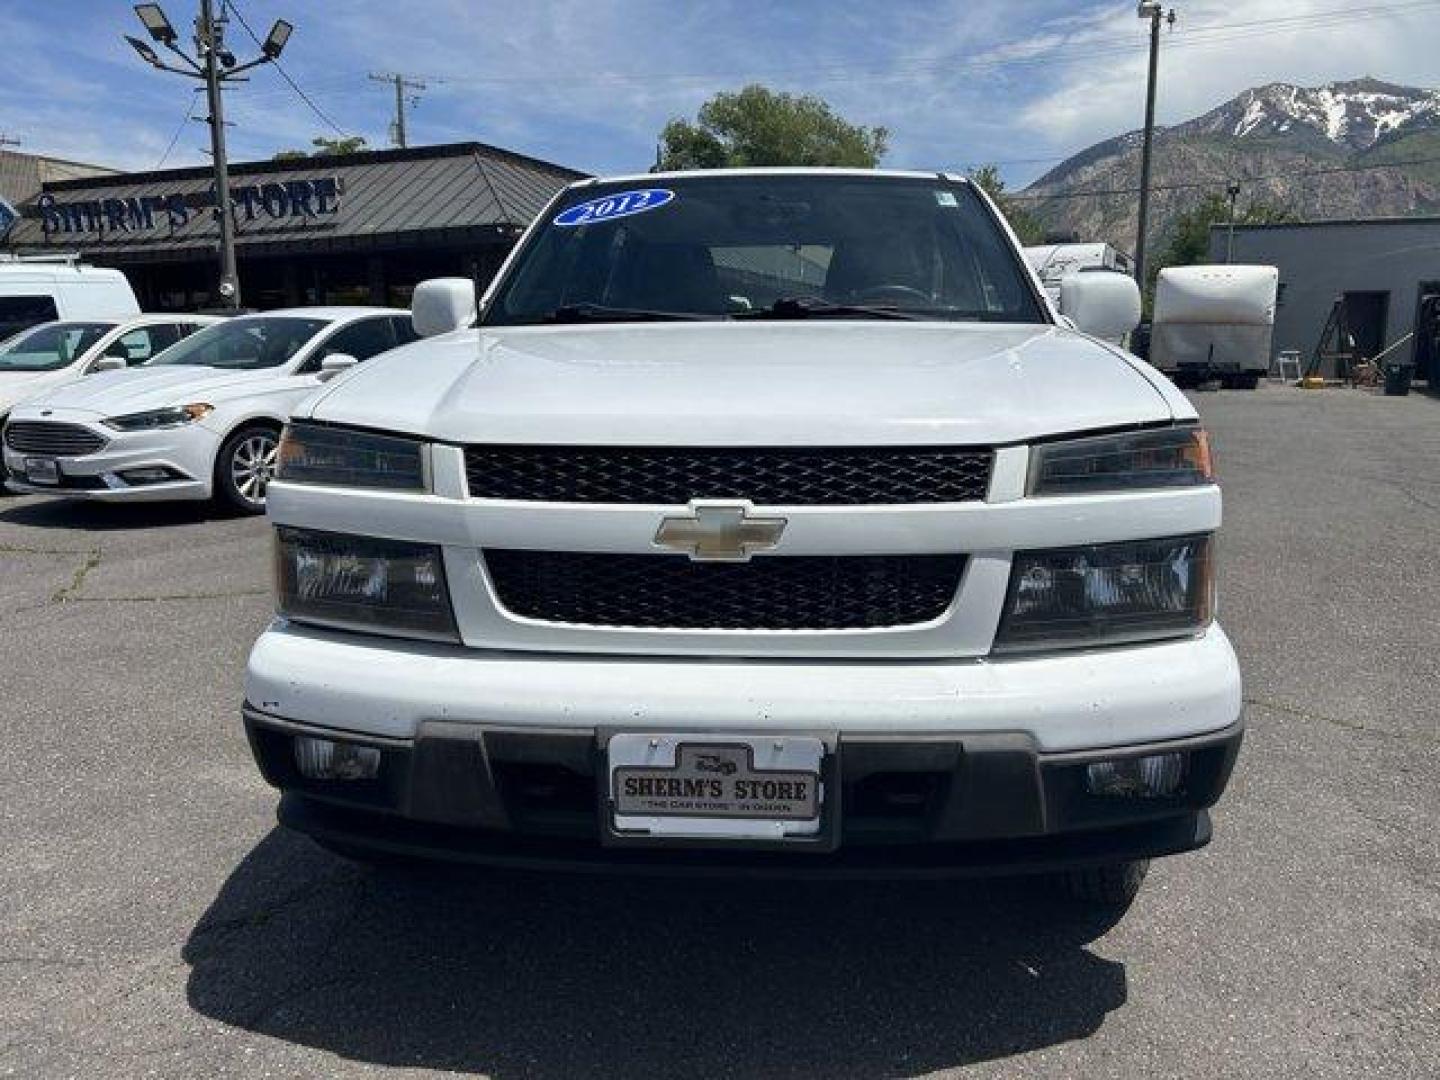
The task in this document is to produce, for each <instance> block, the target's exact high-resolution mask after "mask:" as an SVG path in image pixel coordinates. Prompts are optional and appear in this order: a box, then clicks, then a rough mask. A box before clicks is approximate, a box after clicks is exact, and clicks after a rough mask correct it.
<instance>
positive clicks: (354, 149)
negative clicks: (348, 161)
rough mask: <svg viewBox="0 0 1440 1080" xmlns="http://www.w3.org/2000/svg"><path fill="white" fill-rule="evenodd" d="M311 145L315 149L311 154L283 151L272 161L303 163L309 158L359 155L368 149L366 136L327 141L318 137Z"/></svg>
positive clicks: (350, 136)
mask: <svg viewBox="0 0 1440 1080" xmlns="http://www.w3.org/2000/svg"><path fill="white" fill-rule="evenodd" d="M310 145H311V146H313V147H315V150H314V151H313V152H311V153H306V152H305V151H304V150H281V151H280V152H279V153H278V154H276V155H275V157H274V158H273V159H272V160H274V161H301V160H303V159H305V158H309V157H330V156H332V155H335V154H357V153H359V152H360V151H361V150H365V149H367V146H366V143H365V136H364V135H346V136H345V137H344V138H340V139H327V138H326V137H325V136H324V135H318V136H316V137H315V138H313V139H311V140H310Z"/></svg>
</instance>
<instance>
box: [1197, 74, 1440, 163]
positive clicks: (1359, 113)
mask: <svg viewBox="0 0 1440 1080" xmlns="http://www.w3.org/2000/svg"><path fill="white" fill-rule="evenodd" d="M1437 120H1440V92H1436V91H1434V90H1417V89H1415V88H1414V87H1410V86H1395V85H1394V84H1392V83H1384V82H1380V81H1379V80H1378V79H1368V78H1367V79H1355V80H1354V81H1352V82H1341V83H1330V84H1329V85H1327V86H1313V87H1306V86H1291V85H1290V84H1289V83H1271V84H1270V85H1269V86H1262V87H1260V88H1259V89H1257V90H1246V91H1245V92H1244V93H1243V94H1241V95H1240V96H1239V97H1237V98H1235V99H1234V100H1232V101H1227V102H1226V103H1225V104H1224V105H1221V106H1220V107H1219V108H1218V109H1212V110H1211V111H1210V112H1208V113H1206V114H1205V115H1204V116H1201V117H1197V118H1196V119H1194V120H1190V121H1188V122H1187V123H1184V124H1181V125H1179V126H1178V127H1176V128H1174V129H1172V131H1173V132H1174V134H1178V135H1190V134H1202V135H1220V136H1229V137H1231V138H1235V139H1267V138H1275V137H1280V136H1285V135H1289V134H1292V133H1295V132H1297V131H1304V130H1308V131H1313V132H1315V133H1316V134H1318V135H1321V136H1323V137H1324V138H1326V139H1328V140H1329V141H1330V142H1332V143H1334V144H1336V145H1337V146H1342V147H1347V148H1349V149H1351V150H1368V149H1369V148H1370V147H1372V146H1374V145H1375V144H1376V143H1377V142H1379V141H1380V140H1381V139H1382V138H1384V137H1386V136H1387V135H1388V136H1393V135H1396V134H1400V133H1403V132H1405V131H1408V130H1414V129H1417V128H1420V127H1429V126H1433V125H1434V124H1435V123H1436V122H1437Z"/></svg>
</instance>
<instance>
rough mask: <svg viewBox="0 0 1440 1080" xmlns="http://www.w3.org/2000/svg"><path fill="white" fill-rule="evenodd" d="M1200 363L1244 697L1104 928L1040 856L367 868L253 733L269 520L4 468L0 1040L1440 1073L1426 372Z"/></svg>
mask: <svg viewBox="0 0 1440 1080" xmlns="http://www.w3.org/2000/svg"><path fill="white" fill-rule="evenodd" d="M1196 401H1197V403H1198V404H1199V406H1200V408H1201V410H1202V413H1203V414H1204V416H1205V418H1206V420H1207V422H1208V424H1209V426H1210V428H1211V430H1212V432H1213V434H1214V436H1215V441H1216V445H1217V452H1218V456H1219V461H1220V467H1221V470H1222V476H1223V479H1224V483H1225V486H1226V500H1227V503H1226V528H1225V532H1224V539H1223V547H1222V557H1223V568H1224V569H1223V573H1224V578H1223V588H1222V619H1223V621H1224V622H1225V625H1226V627H1227V629H1228V630H1229V632H1230V634H1231V635H1232V637H1233V638H1234V639H1235V642H1236V647H1237V649H1238V650H1239V652H1240V655H1241V661H1242V665H1243V667H1244V670H1245V675H1246V680H1247V683H1246V698H1247V709H1248V722H1249V733H1248V735H1247V741H1246V745H1245V748H1244V750H1243V752H1242V754H1241V759H1240V764H1239V767H1238V770H1237V773H1236V777H1235V780H1234V783H1233V785H1232V788H1231V790H1230V793H1229V794H1228V796H1227V797H1226V799H1225V801H1224V802H1222V804H1221V806H1220V808H1219V810H1218V812H1217V814H1216V839H1215V842H1214V843H1213V844H1212V845H1211V846H1210V847H1209V848H1208V849H1206V850H1205V851H1203V852H1201V853H1199V854H1197V855H1193V856H1189V857H1185V858H1180V859H1176V860H1171V861H1167V862H1162V863H1157V864H1156V866H1155V868H1154V869H1153V870H1152V873H1151V876H1150V880H1149V882H1148V883H1147V885H1146V888H1145V890H1144V891H1143V892H1142V894H1141V896H1140V898H1139V900H1138V901H1137V902H1136V904H1135V905H1134V907H1133V908H1132V909H1131V911H1130V913H1129V914H1128V916H1127V917H1126V918H1125V919H1124V920H1123V921H1122V922H1120V923H1119V924H1118V925H1114V926H1107V925H1104V924H1102V923H1098V922H1096V921H1094V920H1093V919H1087V918H1085V917H1082V916H1076V915H1067V914H1065V912H1064V909H1063V908H1057V907H1056V906H1054V905H1053V904H1052V903H1051V902H1050V901H1048V900H1047V898H1046V894H1045V893H1044V891H1043V890H1040V889H1037V888H1036V887H1035V886H1034V885H1033V884H1031V885H1025V884H1013V883H954V882H934V883H923V884H914V883H911V884H876V883H869V884H856V885H825V886H819V885H811V884H801V883H794V884H790V883H775V882H766V883H757V882H745V881H718V882H717V881H684V880H679V881H669V880H631V879H607V878H600V879H596V878H586V877H574V878H571V877H545V876H529V875H519V874H495V873H485V872H435V873H430V872H426V873H423V874H418V875H414V876H411V877H408V878H407V877H395V876H391V875H384V874H376V873H372V872H370V871H367V870H364V869H361V868H359V867H357V866H354V865H352V864H349V863H346V862H344V861H342V860H340V859H337V858H335V857H333V856H330V855H328V854H326V853H324V852H322V851H320V850H319V849H317V848H315V847H314V846H312V845H311V844H310V843H308V842H307V841H305V840H303V839H300V838H298V837H295V836H293V835H290V834H287V833H285V832H283V831H280V830H278V829H277V828H276V827H275V826H274V823H273V822H274V817H273V809H274V796H273V793H272V792H271V791H270V790H269V789H268V788H267V787H266V786H265V785H264V784H263V783H262V782H261V780H260V779H259V777H258V775H257V774H256V772H255V770H254V768H253V766H252V764H251V761H250V757H249V752H248V750H247V749H246V746H245V740H244V735H243V732H242V730H241V726H240V722H239V715H238V706H239V702H240V682H241V671H242V667H243V663H244V658H245V654H246V651H247V649H248V647H249V644H250V642H251V641H252V640H253V638H254V637H255V635H256V633H257V632H258V631H259V629H260V628H261V627H262V626H263V625H264V623H265V621H266V619H267V617H268V613H269V610H270V597H269V556H270V551H269V543H268V535H267V533H268V529H267V526H266V524H265V522H264V521H263V520H254V519H246V520H236V519H222V518H213V517H210V516H208V514H207V512H206V511H205V510H203V509H191V508H185V507H180V508H162V509H145V508H135V507H118V508H106V507H88V506H83V505H67V504H63V503H54V502H46V501H43V500H39V499H28V498H27V499H14V498H12V499H6V500H3V501H0V650H3V656H4V659H3V660H0V690H3V692H0V720H3V727H0V731H3V743H0V745H3V748H4V749H3V754H0V793H3V794H0V815H3V819H0V827H3V834H0V835H3V850H4V857H3V859H0V1075H13V1076H20V1077H51V1076H57V1077H58V1076H84V1077H95V1076H125V1077H129V1076H166V1077H170V1076H173V1077H194V1076H228V1075H234V1076H247V1077H249V1076H276V1077H298V1076H351V1075H355V1076H359V1075H372V1074H375V1073H379V1072H390V1073H392V1074H394V1075H402V1076H410V1075H417V1076H418V1075H428V1074H431V1073H432V1072H439V1073H443V1072H454V1073H461V1074H476V1075H485V1076H493V1077H500V1078H509V1077H562V1076H564V1077H570V1076H586V1077H614V1078H638V1077H650V1076H654V1077H670V1076H676V1075H682V1074H683V1075H686V1076H693V1077H749V1076H756V1077H761V1076H783V1077H913V1076H927V1075H942V1076H943V1075H950V1074H958V1073H961V1072H963V1073H965V1074H966V1075H972V1074H973V1075H978V1076H1005V1077H1015V1076H1066V1077H1075V1076H1085V1077H1110V1076H1113V1077H1135V1076H1163V1077H1172V1076H1173V1077H1182V1076H1183V1077H1222V1076H1223V1077H1242V1076H1243V1077H1306V1078H1313V1077H1371V1076H1377V1077H1378V1076H1384V1077H1422V1076H1434V1075H1435V1069H1436V1064H1435V1063H1436V1061H1437V1060H1440V830H1437V828H1436V822H1437V821H1440V574H1437V573H1436V571H1435V564H1436V561H1437V558H1440V401H1437V400H1435V399H1433V398H1428V397H1424V396H1419V395H1412V396H1411V397H1408V398H1403V399H1390V398H1382V397H1377V396H1373V395H1369V394H1362V393H1355V392H1346V391H1324V392H1301V391H1294V390H1280V389H1274V388H1269V389H1265V390H1262V391H1261V392H1259V393H1253V394H1246V393H1223V394H1202V395H1198V396H1197V398H1196Z"/></svg>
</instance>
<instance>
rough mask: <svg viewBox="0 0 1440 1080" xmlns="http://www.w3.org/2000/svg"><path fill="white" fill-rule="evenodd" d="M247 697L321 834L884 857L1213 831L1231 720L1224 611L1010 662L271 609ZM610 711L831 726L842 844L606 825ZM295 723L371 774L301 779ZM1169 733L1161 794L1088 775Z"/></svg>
mask: <svg viewBox="0 0 1440 1080" xmlns="http://www.w3.org/2000/svg"><path fill="white" fill-rule="evenodd" d="M246 695H247V704H246V706H245V722H246V728H247V731H248V733H249V736H250V740H251V746H252V748H253V750H254V752H255V756H256V759H257V761H258V763H259V765H260V768H261V771H262V772H263V774H264V775H265V777H266V779H267V780H268V781H269V782H270V783H272V784H273V785H275V786H276V787H278V788H280V789H281V790H282V791H283V792H284V793H285V794H284V797H283V798H282V800H281V807H280V818H281V821H282V822H283V823H284V824H286V825H289V826H291V827H294V828H296V829H299V830H300V831H303V832H306V833H309V834H311V835H313V836H315V837H316V838H317V839H319V840H321V841H322V842H326V843H330V844H331V845H334V846H348V847H351V848H356V847H359V848H370V849H377V850H381V851H391V852H406V853H411V854H419V855H424V856H430V857H438V858H450V859H461V860H472V861H483V862H492V863H505V864H510V865H520V866H528V865H542V864H543V865H549V866H565V867H572V868H605V867H613V868H621V869H641V870H643V869H647V868H648V869H652V870H660V869H663V870H667V871H669V870H700V871H707V870H709V871H723V872H735V871H742V870H745V871H761V872H763V871H766V870H770V871H776V872H799V873H805V874H883V875H890V874H942V873H943V874H953V873H980V872H991V873H994V872H1007V873H1008V872H1025V871H1031V870H1043V869H1051V868H1054V867H1058V866H1074V865H1086V864H1096V863H1107V862H1116V861H1122V860H1126V859H1136V858H1152V857H1156V856H1161V855H1168V854H1174V853H1176V852H1180V851H1186V850H1190V849H1193V848H1196V847H1199V846H1201V845H1203V844H1204V843H1206V842H1207V841H1208V839H1209V835H1210V829H1209V819H1208V816H1207V814H1206V810H1207V808H1208V807H1210V806H1211V805H1213V804H1214V802H1215V801H1216V800H1217V799H1218V798H1219V796H1220V794H1221V793H1222V791H1223V790H1224V787H1225V784H1226V782H1227V780H1228V778H1229V775H1230V771H1231V768H1232V766H1233V763H1234V760H1235V756H1236V753H1237V752H1238V748H1239V744H1240V739H1241V724H1240V709H1241V706H1240V686H1239V676H1238V672H1237V670H1236V666H1235V659H1234V655H1233V653H1232V652H1231V650H1230V646H1229V642H1228V641H1227V640H1226V639H1225V637H1224V634H1223V633H1222V632H1221V631H1220V630H1219V629H1218V627H1217V628H1214V629H1212V631H1210V632H1209V633H1207V634H1206V635H1204V636H1203V637H1200V638H1195V639H1190V640H1186V641H1181V642H1167V643H1160V644H1155V645H1146V646H1135V647H1132V648H1126V649H1107V650H1097V651H1095V652H1092V653H1071V654H1063V655H1055V656H1048V657H1032V658H1026V659H1017V660H1005V661H993V660H986V661H956V662H936V661H926V662H915V663H893V662H885V663H874V662H871V663H865V662H836V661H812V662H794V661H787V662H783V663H776V662H764V661H731V660H723V661H696V660H694V659H669V660H663V659H655V658H609V659H596V658H590V657H573V656H572V657H556V656H518V655H515V654H496V653H488V652H481V651H477V650H471V649H465V648H462V647H458V646H439V645H425V644H419V643H409V642H398V641H387V640H384V639H378V638H366V637H362V636H360V635H353V634H340V633H331V632H326V631H319V630H310V629H304V628H300V627H296V626H293V625H289V624H286V623H283V622H280V623H277V624H276V625H275V626H274V627H272V628H271V629H270V630H269V631H268V632H267V633H266V634H265V635H264V636H263V637H262V638H261V640H260V642H259V643H257V645H256V648H255V650H254V652H253V653H252V656H251V661H250V668H249V672H248V676H247V682H246ZM616 731H627V732H667V731H668V732H674V731H697V732H704V733H708V734H712V735H720V736H723V735H724V734H725V733H727V732H729V733H732V734H739V733H747V734H757V733H759V734H765V735H770V734H778V733H784V732H792V733H801V732H812V733H814V732H824V733H826V736H827V741H828V742H829V743H830V745H831V746H832V748H833V753H832V764H831V766H830V767H831V769H832V770H833V772H832V774H831V779H830V780H829V781H827V793H828V794H827V813H828V814H830V815H831V816H832V817H831V822H830V825H829V830H830V834H831V836H832V838H833V843H832V844H830V845H829V848H828V849H817V850H813V851H812V850H806V851H803V852H802V851H800V850H799V849H797V848H794V847H791V848H787V849H786V850H785V851H763V850H754V849H752V848H748V847H737V846H735V845H722V846H720V847H719V848H718V849H716V848H714V847H713V845H711V846H709V848H708V849H702V846H701V843H700V842H696V841H693V840H685V841H674V842H669V843H665V842H659V841H656V842H650V843H647V845H646V847H645V848H642V849H634V848H628V847H623V846H615V841H614V838H613V837H612V836H611V835H610V830H609V828H608V812H607V808H606V807H605V806H604V804H603V802H602V798H601V796H602V794H603V792H604V788H605V764H604V761H605V758H604V746H605V738H606V735H607V733H610V732H616ZM301 734H308V735H313V736H319V737H323V738H330V739H338V740H341V741H351V742H356V743H361V744H365V745H369V746H374V747H377V748H379V749H380V751H381V761H382V764H381V770H380V775H379V777H378V778H377V779H374V780H365V781H353V780H346V781H317V780H310V779H307V778H305V777H302V776H301V775H300V774H299V771H298V769H297V768H296V765H295V754H294V739H295V737H296V736H297V735H301ZM1167 752H1178V753H1181V754H1184V755H1185V757H1186V761H1187V767H1186V779H1185V782H1184V784H1183V785H1182V787H1181V788H1180V790H1179V791H1177V792H1176V793H1175V794H1173V795H1169V796H1165V797H1159V798H1139V797H1114V796H1109V797H1102V796H1096V795H1092V794H1090V792H1089V790H1088V789H1087V787H1086V784H1085V777H1086V766H1087V765H1088V764H1089V763H1090V762H1092V761H1099V760H1105V761H1108V760H1114V759H1117V758H1125V757H1132V756H1139V755H1145V754H1155V753H1167ZM657 846H659V847H663V850H652V849H653V848H654V847H657Z"/></svg>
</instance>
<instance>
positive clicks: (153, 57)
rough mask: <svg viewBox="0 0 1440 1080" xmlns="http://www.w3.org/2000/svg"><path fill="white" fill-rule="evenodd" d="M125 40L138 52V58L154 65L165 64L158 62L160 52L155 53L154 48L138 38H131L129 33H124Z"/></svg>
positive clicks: (160, 65) (161, 65)
mask: <svg viewBox="0 0 1440 1080" xmlns="http://www.w3.org/2000/svg"><path fill="white" fill-rule="evenodd" d="M125 40H126V41H128V42H129V43H130V47H131V48H132V49H134V50H135V51H136V52H137V53H139V54H140V59H141V60H144V61H145V62H146V63H147V64H151V65H153V66H154V67H164V66H165V65H163V64H162V63H160V54H159V53H157V52H156V51H155V50H154V49H152V48H151V47H150V46H149V45H148V44H146V43H145V42H143V41H141V40H140V39H139V38H133V37H131V36H130V35H129V34H126V35H125Z"/></svg>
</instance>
